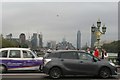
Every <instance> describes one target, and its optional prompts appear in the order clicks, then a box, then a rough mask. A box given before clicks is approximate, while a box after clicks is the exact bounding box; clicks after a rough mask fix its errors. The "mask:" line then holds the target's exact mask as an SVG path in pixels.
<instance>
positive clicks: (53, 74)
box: [49, 67, 62, 79]
mask: <svg viewBox="0 0 120 80" xmlns="http://www.w3.org/2000/svg"><path fill="white" fill-rule="evenodd" d="M61 75H62V72H61V69H60V68H57V67H53V68H52V69H51V70H50V71H49V76H50V77H51V78H53V79H58V78H60V77H61Z"/></svg>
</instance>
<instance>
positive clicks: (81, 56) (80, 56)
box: [78, 53, 93, 60]
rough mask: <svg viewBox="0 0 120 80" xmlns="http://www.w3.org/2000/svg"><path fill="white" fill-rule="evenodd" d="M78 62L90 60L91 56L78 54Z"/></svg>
mask: <svg viewBox="0 0 120 80" xmlns="http://www.w3.org/2000/svg"><path fill="white" fill-rule="evenodd" d="M78 56H79V59H80V60H92V58H93V57H92V56H91V55H89V54H86V53H78Z"/></svg>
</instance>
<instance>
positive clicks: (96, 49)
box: [94, 47, 99, 58]
mask: <svg viewBox="0 0 120 80" xmlns="http://www.w3.org/2000/svg"><path fill="white" fill-rule="evenodd" d="M94 56H95V57H97V58H99V50H98V48H97V47H96V48H95V51H94Z"/></svg>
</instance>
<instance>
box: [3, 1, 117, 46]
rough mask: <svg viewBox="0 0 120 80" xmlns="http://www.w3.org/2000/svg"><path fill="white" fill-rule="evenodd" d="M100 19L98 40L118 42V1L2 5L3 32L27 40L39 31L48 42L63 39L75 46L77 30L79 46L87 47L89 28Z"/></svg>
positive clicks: (13, 3)
mask: <svg viewBox="0 0 120 80" xmlns="http://www.w3.org/2000/svg"><path fill="white" fill-rule="evenodd" d="M98 18H100V20H101V22H102V24H105V25H106V27H107V32H106V34H105V35H103V36H102V37H101V40H102V41H104V40H107V41H113V40H118V3H117V2H5V3H2V33H3V35H4V36H5V35H7V34H9V33H12V34H13V37H15V38H17V37H19V34H20V33H25V34H26V37H27V38H28V36H32V34H33V33H35V32H38V33H42V34H43V42H44V45H45V44H46V42H47V41H50V40H55V41H57V42H61V41H62V39H63V38H65V39H66V40H67V41H69V42H71V43H73V45H75V46H76V37H77V31H78V30H80V31H81V34H82V36H81V37H82V45H85V43H86V42H87V43H88V44H89V45H90V40H91V39H90V38H91V32H90V31H91V26H92V25H93V24H95V25H96V22H97V20H98Z"/></svg>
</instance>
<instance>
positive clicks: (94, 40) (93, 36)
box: [91, 29, 97, 48]
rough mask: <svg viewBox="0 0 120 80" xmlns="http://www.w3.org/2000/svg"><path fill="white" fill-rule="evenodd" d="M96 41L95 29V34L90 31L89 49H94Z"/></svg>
mask: <svg viewBox="0 0 120 80" xmlns="http://www.w3.org/2000/svg"><path fill="white" fill-rule="evenodd" d="M96 41H97V38H96V29H95V32H92V31H91V48H93V47H94V45H95V42H96Z"/></svg>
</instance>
